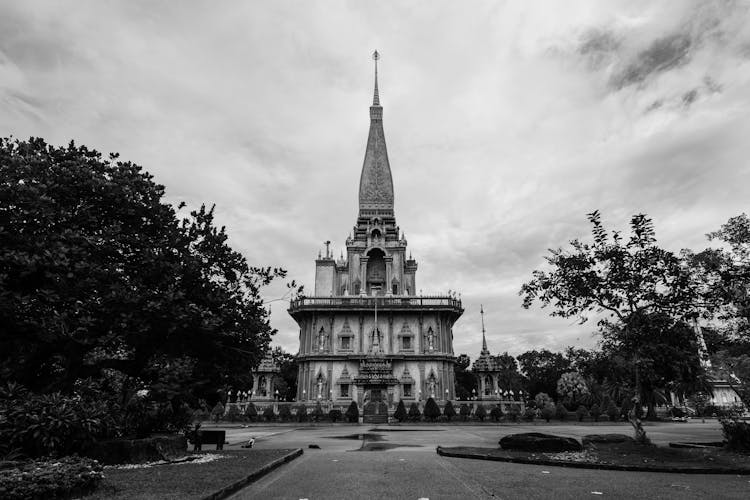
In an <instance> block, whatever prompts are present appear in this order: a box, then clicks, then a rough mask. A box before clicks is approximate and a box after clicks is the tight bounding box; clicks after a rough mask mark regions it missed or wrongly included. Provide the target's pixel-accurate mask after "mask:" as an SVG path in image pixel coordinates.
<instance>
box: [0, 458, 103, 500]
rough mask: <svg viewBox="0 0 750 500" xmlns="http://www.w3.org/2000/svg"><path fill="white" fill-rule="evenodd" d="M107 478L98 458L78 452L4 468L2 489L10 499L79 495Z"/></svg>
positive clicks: (89, 490)
mask: <svg viewBox="0 0 750 500" xmlns="http://www.w3.org/2000/svg"><path fill="white" fill-rule="evenodd" d="M102 479H104V474H103V473H102V466H101V465H99V462H97V461H96V460H91V459H88V458H79V457H76V456H69V457H63V458H60V459H44V460H35V461H31V462H24V463H22V464H21V465H20V466H18V467H14V468H8V469H1V470H0V492H2V498H4V499H6V500H25V499H28V498H78V497H80V496H83V495H86V494H89V493H91V492H92V491H94V490H95V489H96V487H97V486H98V484H99V482H100V481H101V480H102Z"/></svg>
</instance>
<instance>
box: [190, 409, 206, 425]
mask: <svg viewBox="0 0 750 500" xmlns="http://www.w3.org/2000/svg"><path fill="white" fill-rule="evenodd" d="M210 418H211V415H210V414H209V413H208V412H207V411H206V410H201V409H198V410H195V411H194V412H193V415H192V421H193V422H203V421H205V420H208V419H210Z"/></svg>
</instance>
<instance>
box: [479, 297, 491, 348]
mask: <svg viewBox="0 0 750 500" xmlns="http://www.w3.org/2000/svg"><path fill="white" fill-rule="evenodd" d="M479 314H481V315H482V352H483V353H485V352H489V351H488V350H487V337H486V336H485V334H484V306H483V305H482V304H480V305H479Z"/></svg>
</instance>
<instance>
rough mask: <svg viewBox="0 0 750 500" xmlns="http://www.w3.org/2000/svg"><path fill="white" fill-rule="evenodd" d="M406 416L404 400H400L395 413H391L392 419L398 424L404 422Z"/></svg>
mask: <svg viewBox="0 0 750 500" xmlns="http://www.w3.org/2000/svg"><path fill="white" fill-rule="evenodd" d="M406 416H407V414H406V405H405V404H404V400H403V399H401V400H399V402H398V405H397V406H396V411H395V412H394V413H393V418H395V419H396V420H398V421H399V422H403V421H404V420H406Z"/></svg>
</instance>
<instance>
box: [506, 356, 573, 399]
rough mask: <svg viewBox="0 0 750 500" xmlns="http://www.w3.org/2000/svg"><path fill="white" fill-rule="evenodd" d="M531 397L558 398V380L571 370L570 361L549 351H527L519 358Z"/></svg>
mask: <svg viewBox="0 0 750 500" xmlns="http://www.w3.org/2000/svg"><path fill="white" fill-rule="evenodd" d="M518 362H519V363H521V372H522V373H523V374H524V375H525V376H526V379H527V380H528V382H527V387H528V391H529V393H530V395H531V396H535V395H537V394H539V393H542V392H543V393H545V394H548V395H550V396H552V397H553V398H557V397H558V394H557V380H558V379H559V378H560V376H562V374H563V373H565V372H567V371H569V370H570V361H569V360H568V359H566V358H565V356H563V355H562V354H561V353H559V352H552V351H549V350H547V349H541V350H539V351H537V350H531V351H526V352H524V353H523V354H520V355H519V356H518Z"/></svg>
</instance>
